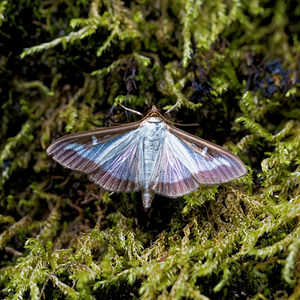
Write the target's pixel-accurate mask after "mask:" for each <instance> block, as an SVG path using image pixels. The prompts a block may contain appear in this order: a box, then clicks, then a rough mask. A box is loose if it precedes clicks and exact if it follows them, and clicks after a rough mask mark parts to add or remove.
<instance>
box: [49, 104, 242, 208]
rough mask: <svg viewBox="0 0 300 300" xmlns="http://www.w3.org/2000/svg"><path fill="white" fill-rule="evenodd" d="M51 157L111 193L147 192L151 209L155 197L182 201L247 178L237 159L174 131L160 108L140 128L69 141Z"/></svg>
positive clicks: (77, 135)
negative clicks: (211, 187) (207, 187)
mask: <svg viewBox="0 0 300 300" xmlns="http://www.w3.org/2000/svg"><path fill="white" fill-rule="evenodd" d="M47 153H48V155H51V156H52V157H53V159H54V160H56V161H57V162H58V163H60V164H61V165H63V166H64V167H67V168H70V169H73V170H78V171H81V172H84V173H86V174H88V175H89V178H90V179H91V180H92V181H94V182H95V183H96V184H98V185H99V186H101V187H102V188H104V189H105V190H108V191H113V192H137V191H141V193H142V199H143V206H144V208H145V209H148V208H150V206H151V202H152V199H153V198H154V195H155V194H159V195H163V196H167V197H170V198H177V197H179V196H182V195H185V194H188V193H191V192H192V191H195V190H196V189H197V188H198V186H199V185H200V184H204V185H211V184H220V183H224V182H227V181H230V180H233V179H236V178H239V177H241V176H244V175H245V174H246V173H247V171H246V167H245V165H244V164H243V162H242V161H241V160H240V159H239V158H238V157H237V156H235V155H234V154H232V153H231V152H229V151H228V150H226V149H224V148H222V147H220V146H218V145H216V144H214V143H211V142H208V141H206V140H203V139H201V138H199V137H196V136H194V135H192V134H189V133H187V132H185V131H182V130H180V129H178V128H176V127H174V126H172V125H171V122H170V121H168V120H166V119H165V118H164V117H163V116H162V114H161V113H160V111H159V110H158V109H157V108H156V107H155V106H153V107H152V109H151V110H150V111H149V112H148V114H147V115H146V116H145V117H144V118H143V119H142V120H140V121H138V122H133V123H129V124H125V125H120V126H116V127H110V128H101V129H96V130H90V131H85V132H79V133H74V134H69V135H66V136H63V137H61V138H59V139H58V140H56V141H54V142H53V143H52V144H51V145H50V146H49V147H48V149H47Z"/></svg>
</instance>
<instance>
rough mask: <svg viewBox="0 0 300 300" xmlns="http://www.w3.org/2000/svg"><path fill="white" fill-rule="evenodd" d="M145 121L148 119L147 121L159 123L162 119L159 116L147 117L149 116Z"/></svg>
mask: <svg viewBox="0 0 300 300" xmlns="http://www.w3.org/2000/svg"><path fill="white" fill-rule="evenodd" d="M147 121H148V122H149V123H160V122H162V121H163V119H162V118H160V117H149V118H148V119H147Z"/></svg>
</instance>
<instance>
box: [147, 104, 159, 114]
mask: <svg viewBox="0 0 300 300" xmlns="http://www.w3.org/2000/svg"><path fill="white" fill-rule="evenodd" d="M147 116H149V117H162V115H161V111H160V109H158V108H156V106H155V105H152V107H151V109H149V110H148V112H147Z"/></svg>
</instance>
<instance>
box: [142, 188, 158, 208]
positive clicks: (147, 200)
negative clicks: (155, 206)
mask: <svg viewBox="0 0 300 300" xmlns="http://www.w3.org/2000/svg"><path fill="white" fill-rule="evenodd" d="M154 195H155V194H154V192H153V191H151V190H148V189H147V190H144V191H143V193H142V198H143V206H144V208H145V210H148V209H149V208H150V207H151V203H152V200H153V198H154Z"/></svg>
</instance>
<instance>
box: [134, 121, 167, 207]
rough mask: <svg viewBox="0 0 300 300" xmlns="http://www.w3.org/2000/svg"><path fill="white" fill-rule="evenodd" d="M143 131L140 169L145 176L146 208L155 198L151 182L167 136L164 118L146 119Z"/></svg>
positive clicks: (144, 202) (144, 199)
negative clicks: (142, 158)
mask: <svg viewBox="0 0 300 300" xmlns="http://www.w3.org/2000/svg"><path fill="white" fill-rule="evenodd" d="M140 130H141V131H142V132H143V133H142V135H143V149H142V152H143V153H142V156H143V157H144V160H142V164H141V169H140V170H139V171H140V173H141V176H142V178H143V191H142V199H143V204H144V207H145V209H148V208H150V206H151V202H152V200H153V198H154V195H155V193H154V191H153V190H152V189H151V187H150V184H151V181H152V178H153V175H154V172H155V169H156V165H157V164H158V163H159V158H160V155H161V153H160V147H161V145H162V142H163V140H164V138H165V130H166V129H165V125H164V122H163V119H162V118H159V117H150V118H148V119H146V120H144V121H143V122H142V124H141V129H140Z"/></svg>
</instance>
